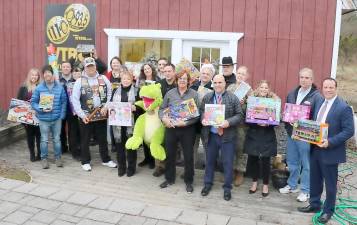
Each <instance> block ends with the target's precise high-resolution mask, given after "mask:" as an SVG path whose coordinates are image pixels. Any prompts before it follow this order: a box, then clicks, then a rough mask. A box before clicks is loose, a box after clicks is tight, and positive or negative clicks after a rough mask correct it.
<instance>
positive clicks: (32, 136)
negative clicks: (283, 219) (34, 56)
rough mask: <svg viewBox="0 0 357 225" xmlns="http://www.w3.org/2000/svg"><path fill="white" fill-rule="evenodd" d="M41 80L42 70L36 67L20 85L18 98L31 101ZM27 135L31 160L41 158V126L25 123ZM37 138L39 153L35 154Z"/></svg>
mask: <svg viewBox="0 0 357 225" xmlns="http://www.w3.org/2000/svg"><path fill="white" fill-rule="evenodd" d="M40 81H41V75H40V71H39V70H38V69H36V68H32V69H30V70H29V72H28V73H27V77H26V80H25V82H24V83H23V85H22V86H21V87H20V89H19V91H18V93H17V99H20V100H24V101H28V102H30V101H31V97H32V92H33V91H34V90H35V88H36V87H37V85H38V84H39V83H40ZM24 127H25V131H26V136H27V146H28V148H29V151H30V161H31V162H34V161H36V160H40V159H41V151H40V137H41V134H40V128H39V127H38V126H34V125H29V124H24ZM35 140H36V148H37V155H35Z"/></svg>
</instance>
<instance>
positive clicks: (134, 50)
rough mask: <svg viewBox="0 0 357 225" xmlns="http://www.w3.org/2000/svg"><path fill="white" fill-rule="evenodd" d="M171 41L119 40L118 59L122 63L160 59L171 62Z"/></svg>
mask: <svg viewBox="0 0 357 225" xmlns="http://www.w3.org/2000/svg"><path fill="white" fill-rule="evenodd" d="M171 43H172V42H171V40H153V39H120V47H119V49H120V52H119V57H120V58H121V60H123V63H124V62H140V61H147V59H151V60H158V59H159V58H161V57H165V58H168V60H169V61H170V60H171Z"/></svg>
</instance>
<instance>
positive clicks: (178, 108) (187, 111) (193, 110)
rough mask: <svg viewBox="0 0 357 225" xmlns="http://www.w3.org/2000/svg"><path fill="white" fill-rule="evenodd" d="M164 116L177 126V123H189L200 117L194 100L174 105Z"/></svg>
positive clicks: (167, 109)
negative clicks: (188, 121)
mask: <svg viewBox="0 0 357 225" xmlns="http://www.w3.org/2000/svg"><path fill="white" fill-rule="evenodd" d="M164 114H165V115H166V116H167V117H169V118H170V119H171V120H172V122H173V123H174V124H175V122H176V121H180V120H182V121H187V120H190V119H192V118H195V117H198V116H199V113H198V109H197V106H196V103H195V101H194V100H193V98H190V99H187V100H185V101H182V102H181V103H179V104H172V105H170V106H169V107H167V108H166V109H165V110H164Z"/></svg>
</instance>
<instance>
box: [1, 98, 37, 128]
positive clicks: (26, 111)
mask: <svg viewBox="0 0 357 225" xmlns="http://www.w3.org/2000/svg"><path fill="white" fill-rule="evenodd" d="M7 120H9V121H12V122H18V123H25V124H30V125H35V126H37V125H38V122H39V121H38V119H37V117H36V115H35V111H34V110H33V109H32V108H31V105H30V103H29V102H26V101H23V100H19V99H15V98H13V99H11V102H10V107H9V114H8V115H7Z"/></svg>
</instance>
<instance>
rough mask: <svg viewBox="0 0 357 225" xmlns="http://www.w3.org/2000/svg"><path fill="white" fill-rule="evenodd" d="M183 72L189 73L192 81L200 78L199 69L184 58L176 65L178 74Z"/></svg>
mask: <svg viewBox="0 0 357 225" xmlns="http://www.w3.org/2000/svg"><path fill="white" fill-rule="evenodd" d="M182 70H186V71H187V73H188V74H189V75H190V77H191V80H196V79H198V78H199V77H200V71H198V69H197V68H196V67H195V66H194V65H193V64H192V62H190V61H189V60H188V59H185V58H182V59H181V61H180V62H179V63H178V64H177V65H176V73H180V72H181V71H182Z"/></svg>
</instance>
